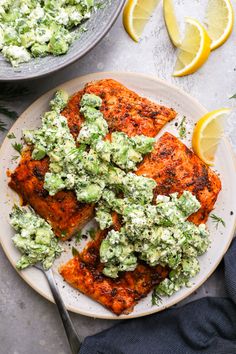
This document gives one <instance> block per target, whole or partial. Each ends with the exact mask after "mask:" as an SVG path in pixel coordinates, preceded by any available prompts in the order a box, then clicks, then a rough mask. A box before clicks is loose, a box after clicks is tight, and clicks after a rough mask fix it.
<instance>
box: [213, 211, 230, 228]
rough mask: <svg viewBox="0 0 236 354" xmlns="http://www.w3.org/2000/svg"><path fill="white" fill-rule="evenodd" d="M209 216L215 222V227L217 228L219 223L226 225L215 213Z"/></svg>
mask: <svg viewBox="0 0 236 354" xmlns="http://www.w3.org/2000/svg"><path fill="white" fill-rule="evenodd" d="M210 217H211V218H212V221H213V222H214V223H215V227H216V229H218V226H219V224H221V225H223V226H224V227H225V226H226V224H225V221H224V220H223V219H222V218H220V217H219V216H217V215H215V214H211V215H210Z"/></svg>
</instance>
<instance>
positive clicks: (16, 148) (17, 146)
mask: <svg viewBox="0 0 236 354" xmlns="http://www.w3.org/2000/svg"><path fill="white" fill-rule="evenodd" d="M11 145H12V147H13V148H14V149H15V150H16V151H17V152H19V154H21V151H22V149H23V144H21V143H14V144H11Z"/></svg>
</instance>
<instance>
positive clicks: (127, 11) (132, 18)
mask: <svg viewBox="0 0 236 354" xmlns="http://www.w3.org/2000/svg"><path fill="white" fill-rule="evenodd" d="M159 2H160V0H128V1H127V3H126V5H125V7H124V12H123V24H124V27H125V30H126V32H127V33H128V34H129V35H130V37H131V38H132V39H133V40H134V41H135V42H138V41H139V39H140V37H141V35H142V33H143V30H144V27H145V25H146V23H147V22H148V20H149V18H150V16H151V15H152V13H153V11H154V10H155V8H156V6H157V5H158V3H159Z"/></svg>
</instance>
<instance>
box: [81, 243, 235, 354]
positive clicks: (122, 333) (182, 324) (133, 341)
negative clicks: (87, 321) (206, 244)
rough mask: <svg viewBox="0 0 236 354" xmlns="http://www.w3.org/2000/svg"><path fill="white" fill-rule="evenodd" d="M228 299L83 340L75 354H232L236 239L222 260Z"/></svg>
mask: <svg viewBox="0 0 236 354" xmlns="http://www.w3.org/2000/svg"><path fill="white" fill-rule="evenodd" d="M224 267H225V268H224V269H225V270H224V272H225V273H224V274H225V287H226V290H227V294H228V297H227V298H223V297H205V298H202V299H200V300H197V301H194V302H191V303H189V304H187V305H184V306H182V307H178V308H172V309H169V310H166V311H163V312H160V313H157V314H155V315H151V316H148V317H142V318H138V319H134V320H128V321H123V322H121V323H119V324H117V325H115V326H114V327H112V328H110V329H108V330H105V331H103V332H101V333H98V334H96V335H94V336H90V337H87V338H85V340H84V342H83V344H82V347H81V349H80V352H79V354H192V353H194V354H197V353H201V354H236V239H235V240H234V241H233V243H232V245H231V247H230V249H229V250H228V252H227V253H226V255H225V257H224Z"/></svg>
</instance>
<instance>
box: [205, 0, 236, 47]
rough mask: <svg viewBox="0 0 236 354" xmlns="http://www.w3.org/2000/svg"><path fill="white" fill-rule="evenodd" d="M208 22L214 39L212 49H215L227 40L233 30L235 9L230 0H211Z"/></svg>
mask: <svg viewBox="0 0 236 354" xmlns="http://www.w3.org/2000/svg"><path fill="white" fill-rule="evenodd" d="M206 23H207V31H208V34H209V36H210V38H211V39H212V43H211V50H214V49H216V48H218V47H220V46H221V45H222V44H224V43H225V42H226V40H227V39H228V38H229V36H230V34H231V32H232V30H233V26H234V10H233V7H232V4H231V2H230V0H209V1H208V4H207V10H206Z"/></svg>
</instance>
